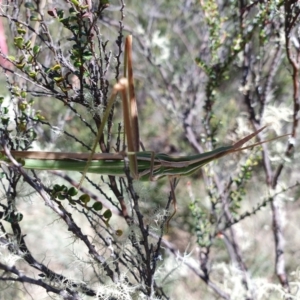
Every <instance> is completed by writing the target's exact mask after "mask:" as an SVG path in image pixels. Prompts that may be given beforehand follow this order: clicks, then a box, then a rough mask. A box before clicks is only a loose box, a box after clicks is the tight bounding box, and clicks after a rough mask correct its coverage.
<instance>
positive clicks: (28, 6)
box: [25, 2, 36, 10]
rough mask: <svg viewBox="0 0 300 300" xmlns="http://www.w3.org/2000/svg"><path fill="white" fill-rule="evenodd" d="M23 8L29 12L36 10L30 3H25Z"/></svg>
mask: <svg viewBox="0 0 300 300" xmlns="http://www.w3.org/2000/svg"><path fill="white" fill-rule="evenodd" d="M25 7H26V8H28V9H29V10H36V8H35V6H34V4H33V3H32V2H26V3H25Z"/></svg>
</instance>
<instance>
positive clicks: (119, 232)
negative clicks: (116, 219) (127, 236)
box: [115, 229, 123, 236]
mask: <svg viewBox="0 0 300 300" xmlns="http://www.w3.org/2000/svg"><path fill="white" fill-rule="evenodd" d="M115 233H116V236H121V235H123V230H121V229H118V230H116V232H115Z"/></svg>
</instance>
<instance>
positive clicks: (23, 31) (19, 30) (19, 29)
mask: <svg viewBox="0 0 300 300" xmlns="http://www.w3.org/2000/svg"><path fill="white" fill-rule="evenodd" d="M17 32H18V34H21V35H24V34H25V33H26V30H25V29H24V28H20V27H19V28H18V29H17Z"/></svg>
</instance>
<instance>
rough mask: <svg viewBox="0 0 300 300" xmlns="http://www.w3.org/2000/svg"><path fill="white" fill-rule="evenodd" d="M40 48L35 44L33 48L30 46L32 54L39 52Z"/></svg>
mask: <svg viewBox="0 0 300 300" xmlns="http://www.w3.org/2000/svg"><path fill="white" fill-rule="evenodd" d="M40 50H41V48H40V47H39V46H37V45H35V46H34V47H33V48H32V51H33V54H34V55H37V54H38V53H39V52H40Z"/></svg>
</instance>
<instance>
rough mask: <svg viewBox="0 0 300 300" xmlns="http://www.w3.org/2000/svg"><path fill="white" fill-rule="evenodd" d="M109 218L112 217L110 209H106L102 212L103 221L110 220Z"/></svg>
mask: <svg viewBox="0 0 300 300" xmlns="http://www.w3.org/2000/svg"><path fill="white" fill-rule="evenodd" d="M111 216H112V212H111V210H110V209H107V210H106V211H105V212H104V214H103V217H104V218H105V219H110V218H111Z"/></svg>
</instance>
